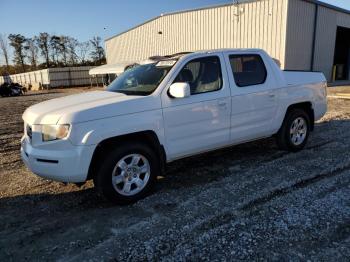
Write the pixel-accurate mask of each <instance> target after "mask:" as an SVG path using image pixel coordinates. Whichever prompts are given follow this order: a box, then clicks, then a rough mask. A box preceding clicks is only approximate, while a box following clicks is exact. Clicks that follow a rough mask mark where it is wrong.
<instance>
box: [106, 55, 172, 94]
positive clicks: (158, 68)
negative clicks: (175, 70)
mask: <svg viewBox="0 0 350 262" xmlns="http://www.w3.org/2000/svg"><path fill="white" fill-rule="evenodd" d="M175 63H176V61H175V60H171V61H160V62H157V63H151V64H146V65H137V66H135V67H132V68H131V69H128V70H127V71H125V72H124V73H123V74H121V75H120V76H119V77H118V78H117V79H115V80H114V81H113V82H112V83H111V84H110V85H109V86H108V88H107V90H108V91H112V92H119V93H123V94H126V95H142V96H147V95H150V94H152V93H153V92H154V90H156V89H157V87H158V85H159V84H160V83H161V82H162V80H163V79H164V77H165V76H166V75H167V74H168V73H169V71H170V69H171V68H172V66H173V65H174V64H175Z"/></svg>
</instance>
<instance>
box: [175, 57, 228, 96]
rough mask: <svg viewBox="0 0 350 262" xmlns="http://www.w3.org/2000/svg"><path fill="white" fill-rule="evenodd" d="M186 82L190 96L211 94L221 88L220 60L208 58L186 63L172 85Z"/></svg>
mask: <svg viewBox="0 0 350 262" xmlns="http://www.w3.org/2000/svg"><path fill="white" fill-rule="evenodd" d="M177 82H186V83H188V84H189V85H190V88H191V95H196V94H202V93H207V92H213V91H217V90H220V89H221V88H222V74H221V65H220V59H219V57H217V56H208V57H202V58H197V59H194V60H192V61H190V62H188V63H187V64H186V65H185V66H184V68H182V70H181V71H180V73H179V74H178V76H177V77H176V78H175V80H174V83H177Z"/></svg>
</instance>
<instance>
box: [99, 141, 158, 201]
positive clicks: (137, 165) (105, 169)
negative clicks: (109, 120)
mask: <svg viewBox="0 0 350 262" xmlns="http://www.w3.org/2000/svg"><path fill="white" fill-rule="evenodd" d="M159 173H160V167H159V160H158V159H157V157H156V155H155V154H154V152H153V150H152V149H150V148H149V147H148V146H146V145H144V144H141V143H124V144H120V145H117V148H116V149H115V150H112V151H111V152H110V153H109V155H108V156H107V158H106V159H105V160H104V162H103V163H102V164H101V168H100V170H99V172H98V174H97V176H95V178H94V184H95V186H96V188H97V189H98V191H99V192H101V193H102V194H103V195H104V196H105V197H106V198H107V199H108V200H110V201H112V202H114V203H117V204H129V203H133V202H136V201H137V200H139V199H141V198H143V197H145V196H146V195H147V194H148V193H149V192H150V191H151V189H152V187H153V185H154V183H155V181H156V178H157V176H158V174H159Z"/></svg>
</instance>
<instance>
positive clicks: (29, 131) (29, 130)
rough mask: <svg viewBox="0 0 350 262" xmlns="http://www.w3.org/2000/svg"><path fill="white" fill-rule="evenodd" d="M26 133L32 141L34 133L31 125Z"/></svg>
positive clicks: (27, 127)
mask: <svg viewBox="0 0 350 262" xmlns="http://www.w3.org/2000/svg"><path fill="white" fill-rule="evenodd" d="M26 133H27V136H28V137H29V138H30V140H32V135H33V132H32V127H31V126H29V125H27V126H26Z"/></svg>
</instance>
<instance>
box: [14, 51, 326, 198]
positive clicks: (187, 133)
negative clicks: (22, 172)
mask: <svg viewBox="0 0 350 262" xmlns="http://www.w3.org/2000/svg"><path fill="white" fill-rule="evenodd" d="M326 88H327V83H326V79H325V78H324V76H323V74H322V73H308V72H285V71H281V70H280V69H279V67H278V66H277V64H276V63H275V61H274V60H273V59H272V58H271V57H269V56H268V55H267V54H266V53H265V52H264V51H263V50H259V49H223V50H212V51H201V52H194V53H182V54H176V55H173V56H165V57H162V58H159V59H158V61H153V62H149V63H146V64H141V65H137V66H135V67H132V68H131V69H128V70H127V71H125V72H124V73H123V74H122V75H121V76H120V77H118V78H117V79H116V80H114V81H113V82H112V83H111V84H110V86H109V87H107V89H106V90H105V91H95V92H88V93H83V94H77V95H71V96H67V97H63V98H57V99H53V100H50V101H46V102H42V103H40V104H37V105H34V106H31V107H29V108H28V109H27V110H26V111H25V112H24V114H23V120H24V127H25V134H24V136H23V138H22V147H21V155H22V159H23V161H24V163H25V164H26V165H27V166H28V168H29V169H30V170H32V172H33V173H35V174H37V175H39V176H41V177H44V178H47V179H52V180H56V181H62V182H73V183H81V182H85V181H87V180H89V179H93V181H94V184H95V187H96V188H97V189H98V191H99V192H101V193H103V195H105V196H106V197H107V198H108V199H109V200H111V201H113V202H116V203H131V202H134V201H137V200H138V199H140V198H142V197H144V196H145V195H146V194H147V193H148V192H150V190H151V188H152V185H153V184H154V182H155V181H156V178H157V176H158V175H160V174H162V172H164V170H165V165H166V163H168V162H171V161H174V160H176V159H180V158H184V157H187V156H191V155H196V154H200V153H203V152H207V151H211V150H215V149H218V148H223V147H227V146H232V145H236V144H240V143H244V142H247V141H252V140H256V139H261V138H266V137H271V136H275V137H276V140H277V144H278V145H279V147H280V148H281V149H282V150H289V151H298V150H300V149H302V148H303V147H304V146H305V144H306V142H307V139H308V136H309V134H310V131H312V130H313V128H314V122H315V121H316V120H318V119H320V118H321V117H322V116H323V115H324V114H325V112H326V110H327V102H326V92H327V91H326Z"/></svg>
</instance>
